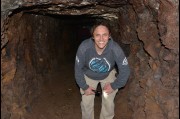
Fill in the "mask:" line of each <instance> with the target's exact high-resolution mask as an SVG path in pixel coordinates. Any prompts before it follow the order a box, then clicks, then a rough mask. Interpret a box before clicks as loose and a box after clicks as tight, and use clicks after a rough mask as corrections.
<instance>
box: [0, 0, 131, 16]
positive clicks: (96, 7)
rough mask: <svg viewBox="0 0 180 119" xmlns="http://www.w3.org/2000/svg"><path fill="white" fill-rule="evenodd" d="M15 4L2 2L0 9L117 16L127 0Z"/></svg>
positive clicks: (39, 12)
mask: <svg viewBox="0 0 180 119" xmlns="http://www.w3.org/2000/svg"><path fill="white" fill-rule="evenodd" d="M16 4H17V5H14V7H13V8H9V9H8V7H7V5H6V6H4V5H3V3H2V11H4V12H5V11H6V12H7V11H8V10H9V12H10V13H9V14H11V15H13V14H14V13H17V12H20V11H23V12H31V13H32V12H33V13H38V14H43V15H48V14H51V15H52V14H53V15H84V14H89V15H92V16H95V17H97V16H100V17H108V18H117V17H116V15H115V14H116V13H117V12H119V11H120V9H122V7H123V6H125V5H127V4H128V0H89V1H86V0H71V1H68V2H67V1H66V0H62V1H45V2H43V1H41V0H40V1H36V2H34V1H33V2H31V0H28V2H16ZM9 7H10V6H9ZM14 8H16V9H14ZM10 9H11V10H10ZM13 9H14V10H13Z"/></svg>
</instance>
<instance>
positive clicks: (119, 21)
mask: <svg viewBox="0 0 180 119" xmlns="http://www.w3.org/2000/svg"><path fill="white" fill-rule="evenodd" d="M75 1H76V2H69V1H65V2H64V3H61V2H54V3H53V2H52V3H43V2H42V4H41V2H40V1H39V2H34V1H32V2H30V3H26V2H24V3H21V5H22V6H21V7H20V8H17V7H14V8H17V9H13V10H14V11H13V10H12V11H11V12H9V13H7V12H4V11H6V7H3V8H2V10H1V13H3V15H2V17H1V23H2V25H1V65H2V66H1V70H2V71H1V118H2V119H80V118H81V109H80V101H81V95H80V93H79V87H78V86H77V84H76V83H75V77H74V62H75V56H76V51H77V48H78V46H79V45H80V43H81V42H82V41H83V40H85V39H87V38H89V37H91V34H90V29H91V27H92V26H93V24H94V23H95V22H96V21H100V20H106V21H107V22H109V24H110V26H111V28H112V29H111V30H112V32H111V36H112V38H113V39H114V40H115V41H116V42H117V43H118V44H119V45H120V46H121V47H122V49H123V50H124V52H125V55H126V56H127V59H128V63H129V65H130V69H131V74H130V77H129V80H128V82H127V84H126V86H125V87H124V88H122V89H119V92H118V93H117V95H116V98H115V117H114V119H179V113H178V111H179V101H178V99H179V97H178V96H179V74H178V73H179V70H178V68H179V58H178V57H179V45H178V44H179V40H178V38H179V34H178V31H179V27H178V26H177V24H179V19H178V15H177V13H178V10H177V9H178V6H179V3H178V4H177V3H176V2H175V1H174V2H173V0H171V4H170V3H169V2H168V0H160V1H161V2H157V1H149V0H147V1H143V2H142V1H141V0H138V1H137V0H130V1H126V0H122V1H121V2H120V1H118V0H107V1H106V2H103V1H96V0H95V1H91V2H79V0H75ZM31 3H32V4H31ZM8 4H10V3H8V2H5V3H4V2H3V5H4V6H5V5H6V6H8ZM19 4H20V3H19ZM3 5H2V6H3ZM3 10H4V11H3ZM172 13H173V14H172ZM98 88H99V87H98ZM99 90H100V89H99ZM100 108H101V97H100V96H96V98H95V119H98V118H99V113H100Z"/></svg>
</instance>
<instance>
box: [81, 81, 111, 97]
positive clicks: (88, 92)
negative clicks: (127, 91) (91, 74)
mask: <svg viewBox="0 0 180 119" xmlns="http://www.w3.org/2000/svg"><path fill="white" fill-rule="evenodd" d="M93 90H96V89H95V88H93V87H91V86H89V88H88V89H86V90H84V94H83V95H94V94H95V92H94V91H93ZM102 90H103V91H104V92H105V93H107V95H108V94H110V93H112V92H113V91H114V90H113V89H112V87H111V85H110V83H106V84H105V86H104V87H103V89H102Z"/></svg>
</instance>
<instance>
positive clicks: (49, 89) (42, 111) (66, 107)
mask: <svg viewBox="0 0 180 119" xmlns="http://www.w3.org/2000/svg"><path fill="white" fill-rule="evenodd" d="M50 77H51V79H49V81H47V82H45V85H44V87H43V89H42V93H41V94H40V96H39V98H38V99H37V100H36V101H35V102H34V103H33V105H32V107H31V110H30V111H29V113H28V114H27V115H26V116H25V119H81V109H80V101H81V95H80V93H79V88H78V86H77V85H76V83H75V79H74V66H73V65H72V64H71V65H66V67H63V68H61V69H59V70H58V71H57V72H53V73H52V74H51V76H50ZM117 96H118V94H117ZM117 96H116V97H117ZM116 103H118V102H117V101H116ZM100 109H101V97H97V96H96V98H95V119H99V113H100ZM116 110H117V111H116V117H115V118H114V119H130V118H129V117H124V118H121V116H118V115H119V111H118V110H119V109H118V106H116ZM120 112H121V111H120Z"/></svg>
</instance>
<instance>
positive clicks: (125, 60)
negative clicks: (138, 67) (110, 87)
mask: <svg viewBox="0 0 180 119" xmlns="http://www.w3.org/2000/svg"><path fill="white" fill-rule="evenodd" d="M122 65H128V61H127V59H126V57H125V58H124V60H123V63H122Z"/></svg>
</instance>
